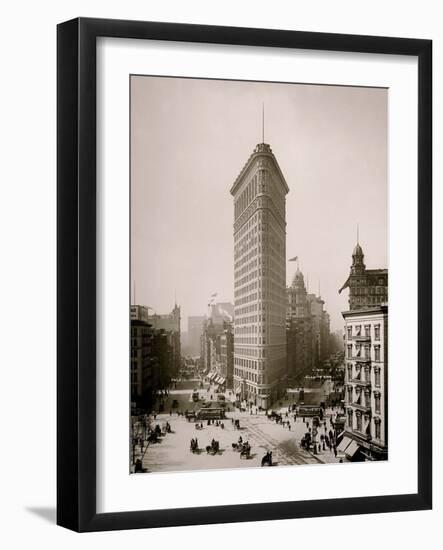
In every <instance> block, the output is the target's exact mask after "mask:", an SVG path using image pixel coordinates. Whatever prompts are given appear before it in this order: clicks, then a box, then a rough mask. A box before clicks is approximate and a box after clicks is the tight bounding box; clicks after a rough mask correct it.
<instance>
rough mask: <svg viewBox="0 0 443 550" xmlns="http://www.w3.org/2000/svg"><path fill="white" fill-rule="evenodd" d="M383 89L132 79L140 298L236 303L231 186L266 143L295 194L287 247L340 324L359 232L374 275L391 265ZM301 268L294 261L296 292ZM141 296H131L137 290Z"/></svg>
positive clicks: (187, 308) (165, 302)
mask: <svg viewBox="0 0 443 550" xmlns="http://www.w3.org/2000/svg"><path fill="white" fill-rule="evenodd" d="M387 98H388V92H387V90H385V89H374V88H350V87H339V86H313V85H298V84H276V83H262V82H238V81H235V82H231V81H222V80H220V81H218V80H198V79H183V78H161V77H144V76H137V77H132V78H131V216H132V218H131V221H132V227H131V239H132V240H131V278H132V280H133V281H134V280H135V282H136V302H137V303H139V304H144V305H148V306H151V307H152V308H153V309H154V310H155V311H156V312H157V313H166V312H168V311H170V310H171V309H172V307H173V305H174V298H175V295H176V296H177V302H178V303H179V304H180V305H181V307H182V318H183V324H182V326H183V330H186V328H187V317H188V315H202V314H204V313H206V311H207V304H208V301H209V297H210V295H211V294H213V293H215V292H217V293H218V297H217V299H219V300H220V301H231V302H233V301H234V296H233V280H234V272H233V200H232V196H231V195H230V193H229V189H230V188H231V186H232V184H233V182H234V180H235V178H236V177H237V175H238V174H239V172H240V170H241V168H242V167H243V165H244V164H245V162H246V161H247V159H248V157H249V155H250V154H251V152H252V150H253V149H254V147H255V145H256V144H257V143H259V142H261V141H262V139H261V133H262V103H263V102H264V104H265V142H266V143H269V144H270V145H271V147H272V150H273V152H274V154H275V156H276V158H277V161H278V163H279V165H280V168H281V170H282V172H283V174H284V176H285V179H286V181H287V183H288V186H289V188H290V192H289V194H288V195H287V197H286V198H287V201H286V220H287V228H286V231H287V233H286V250H287V256H288V258H291V257H293V256H299V258H300V269H301V270H302V271H303V273H304V275H305V282H307V280H308V279H309V290H310V291H315V292H316V293H317V292H318V286H319V282H320V285H321V296H322V298H323V299H324V300H325V302H326V308H327V310H328V312H329V313H330V315H331V328H332V329H336V328H342V326H343V320H342V317H341V311H343V310H345V309H347V298H348V291H347V290H346V291H344V292H343V293H342V294H341V295H340V296H339V295H338V289H339V288H340V287H341V285H342V284H343V283H344V282H345V280H346V278H347V276H348V274H349V268H350V264H351V254H352V249H353V247H354V246H355V243H356V227H357V224H359V227H360V244H361V245H362V247H363V251H364V253H365V263H366V266H367V267H368V268H382V267H387V261H388V259H387ZM295 268H296V265H295V263H288V264H287V282H288V284H290V282H291V280H292V276H293V273H294V270H295ZM131 296H133V294H131Z"/></svg>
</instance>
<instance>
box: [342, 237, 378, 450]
mask: <svg viewBox="0 0 443 550" xmlns="http://www.w3.org/2000/svg"><path fill="white" fill-rule="evenodd" d="M344 288H349V311H345V312H343V314H342V315H343V318H344V320H345V396H344V397H345V414H346V423H345V434H344V438H343V442H342V443H341V446H342V449H341V450H343V451H344V452H345V453H346V454H347V456H348V458H351V459H353V460H385V459H387V455H388V302H387V300H388V271H387V269H370V270H368V269H366V266H365V264H364V255H363V250H362V248H361V246H360V245H359V244H358V243H357V245H356V247H355V248H354V251H353V254H352V266H351V273H350V275H349V278H348V280H347V281H346V283H345V284H344V285H343V287H342V288H341V289H340V292H341V291H342V290H343V289H344Z"/></svg>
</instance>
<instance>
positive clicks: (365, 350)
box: [347, 344, 381, 361]
mask: <svg viewBox="0 0 443 550" xmlns="http://www.w3.org/2000/svg"><path fill="white" fill-rule="evenodd" d="M373 348H374V361H380V360H381V359H380V344H374V346H373ZM347 350H348V354H347V357H348V359H353V358H362V359H368V360H370V359H371V345H370V344H365V346H362V345H361V344H356V345H355V351H354V346H353V345H352V344H347Z"/></svg>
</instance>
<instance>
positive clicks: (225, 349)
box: [219, 324, 234, 390]
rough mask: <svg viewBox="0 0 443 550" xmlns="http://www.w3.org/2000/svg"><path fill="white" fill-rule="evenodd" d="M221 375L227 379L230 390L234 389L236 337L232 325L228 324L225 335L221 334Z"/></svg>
mask: <svg viewBox="0 0 443 550" xmlns="http://www.w3.org/2000/svg"><path fill="white" fill-rule="evenodd" d="M219 338H220V375H221V377H222V378H224V379H225V385H226V388H227V389H228V390H232V389H233V387H234V385H233V384H234V335H233V334H232V325H231V324H226V329H225V330H224V331H223V334H220V336H219Z"/></svg>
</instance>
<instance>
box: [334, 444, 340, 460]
mask: <svg viewBox="0 0 443 550" xmlns="http://www.w3.org/2000/svg"><path fill="white" fill-rule="evenodd" d="M334 456H335V458H337V447H336V446H335V445H334ZM340 460H341V459H340Z"/></svg>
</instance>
